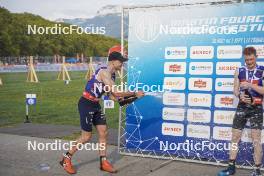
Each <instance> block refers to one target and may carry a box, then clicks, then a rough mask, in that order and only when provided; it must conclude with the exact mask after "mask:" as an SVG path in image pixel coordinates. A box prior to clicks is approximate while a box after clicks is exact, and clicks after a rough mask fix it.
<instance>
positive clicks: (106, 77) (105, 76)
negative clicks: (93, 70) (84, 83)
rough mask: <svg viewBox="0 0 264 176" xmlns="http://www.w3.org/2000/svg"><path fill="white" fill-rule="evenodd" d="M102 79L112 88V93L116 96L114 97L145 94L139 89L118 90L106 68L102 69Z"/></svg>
mask: <svg viewBox="0 0 264 176" xmlns="http://www.w3.org/2000/svg"><path fill="white" fill-rule="evenodd" d="M99 76H100V80H101V81H102V82H103V83H104V84H105V85H106V86H107V87H109V88H110V90H109V91H110V93H111V94H112V95H113V96H114V97H128V96H133V95H135V96H137V97H142V96H144V93H143V92H142V91H138V92H120V91H118V90H117V87H116V86H115V82H114V81H113V80H112V78H111V74H110V73H109V72H108V71H106V70H102V71H100V74H99Z"/></svg>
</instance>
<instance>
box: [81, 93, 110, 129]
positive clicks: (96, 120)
mask: <svg viewBox="0 0 264 176" xmlns="http://www.w3.org/2000/svg"><path fill="white" fill-rule="evenodd" d="M78 109H79V114H80V124H81V128H82V130H84V131H87V132H91V131H92V129H93V128H92V127H93V125H94V126H96V125H106V118H105V115H104V113H103V112H102V110H101V106H100V104H99V103H98V102H93V101H90V100H87V99H85V98H84V97H81V98H80V100H79V103H78Z"/></svg>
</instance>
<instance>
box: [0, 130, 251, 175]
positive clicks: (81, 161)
mask: <svg viewBox="0 0 264 176" xmlns="http://www.w3.org/2000/svg"><path fill="white" fill-rule="evenodd" d="M54 140H55V139H47V138H39V137H38V138H37V137H27V136H19V135H13V134H3V133H0V175H1V176H2V175H5V176H13V175H15V176H16V175H21V176H33V175H40V176H59V175H61V176H62V175H68V174H67V173H65V171H64V170H63V169H62V167H61V166H60V165H59V164H58V162H59V160H60V159H61V154H62V152H63V151H61V150H56V151H52V150H48V151H33V150H28V148H27V147H28V141H31V142H34V141H36V143H38V144H39V143H41V142H43V143H49V142H54ZM65 142H67V141H62V143H65ZM108 156H109V159H110V161H111V162H112V163H113V164H114V165H115V167H116V168H117V169H118V170H119V172H118V173H117V174H108V173H106V172H102V171H100V170H99V169H98V166H99V160H98V152H97V151H87V150H82V151H78V152H77V153H76V155H74V157H73V163H74V165H75V167H76V168H77V171H78V173H77V174H76V176H88V175H91V176H108V175H116V176H145V175H146V176H161V175H162V176H172V175H173V176H215V175H216V173H217V172H218V171H219V170H220V169H223V168H222V167H217V166H211V165H202V164H194V163H187V162H180V161H169V160H158V159H151V158H141V157H131V156H121V155H119V154H118V153H117V147H116V146H113V145H109V147H108ZM236 175H237V176H248V175H250V172H249V171H248V170H243V169H239V170H238V173H237V174H236Z"/></svg>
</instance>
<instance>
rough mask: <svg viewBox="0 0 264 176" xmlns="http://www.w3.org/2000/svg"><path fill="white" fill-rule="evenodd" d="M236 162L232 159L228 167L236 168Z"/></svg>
mask: <svg viewBox="0 0 264 176" xmlns="http://www.w3.org/2000/svg"><path fill="white" fill-rule="evenodd" d="M235 162H236V160H231V159H230V160H229V162H228V165H229V166H235V165H236V163H235Z"/></svg>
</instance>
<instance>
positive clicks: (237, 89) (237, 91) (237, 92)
mask: <svg viewBox="0 0 264 176" xmlns="http://www.w3.org/2000/svg"><path fill="white" fill-rule="evenodd" d="M239 85H240V84H239V79H238V69H237V70H236V71H235V76H234V90H233V92H234V95H235V96H236V97H238V98H239Z"/></svg>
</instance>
